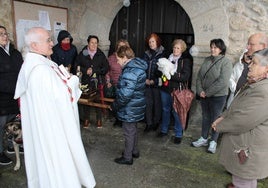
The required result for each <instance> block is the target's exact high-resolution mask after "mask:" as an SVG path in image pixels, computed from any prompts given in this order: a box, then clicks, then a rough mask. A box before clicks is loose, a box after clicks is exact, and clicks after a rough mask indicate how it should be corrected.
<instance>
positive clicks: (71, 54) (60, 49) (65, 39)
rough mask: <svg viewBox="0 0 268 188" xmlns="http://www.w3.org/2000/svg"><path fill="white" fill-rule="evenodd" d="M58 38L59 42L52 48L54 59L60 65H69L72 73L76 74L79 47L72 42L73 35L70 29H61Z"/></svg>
mask: <svg viewBox="0 0 268 188" xmlns="http://www.w3.org/2000/svg"><path fill="white" fill-rule="evenodd" d="M57 40H58V44H56V45H55V46H54V47H53V49H52V50H53V54H52V55H51V59H52V61H54V62H56V63H57V64H58V65H61V64H62V65H63V66H64V67H67V68H68V70H69V71H70V72H71V73H73V74H76V68H75V65H74V62H75V58H76V56H77V49H76V47H75V46H74V45H73V44H72V42H73V37H72V36H71V35H70V33H69V32H68V31H66V30H61V31H60V32H59V35H58V38H57Z"/></svg>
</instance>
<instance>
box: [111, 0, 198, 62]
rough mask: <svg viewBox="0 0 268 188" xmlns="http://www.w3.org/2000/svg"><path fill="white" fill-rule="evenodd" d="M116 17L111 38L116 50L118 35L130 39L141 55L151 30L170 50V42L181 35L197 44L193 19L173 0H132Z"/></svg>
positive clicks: (135, 50)
mask: <svg viewBox="0 0 268 188" xmlns="http://www.w3.org/2000/svg"><path fill="white" fill-rule="evenodd" d="M130 2H131V5H130V6H129V7H123V8H121V10H120V11H119V12H118V14H117V16H116V17H115V19H114V21H113V24H112V26H111V30H110V36H109V40H110V41H111V48H110V51H109V54H111V53H113V51H114V46H115V43H116V41H117V40H118V39H121V38H122V39H127V40H128V41H129V43H130V45H131V47H132V48H133V50H134V52H135V54H136V56H137V57H142V56H143V54H144V51H145V50H146V49H145V39H146V37H147V36H148V35H149V34H151V33H152V32H154V33H157V34H158V35H159V36H160V37H161V39H162V45H163V46H164V47H165V48H166V49H167V50H169V51H170V52H171V49H172V47H171V43H172V41H173V40H174V39H175V38H181V39H183V40H184V41H185V42H186V43H187V47H188V48H190V47H191V46H192V45H193V44H194V32H193V27H192V24H191V20H190V18H189V16H188V15H187V13H186V12H185V11H184V9H183V8H182V7H181V6H180V5H179V4H178V3H177V2H175V1H174V0H131V1H130Z"/></svg>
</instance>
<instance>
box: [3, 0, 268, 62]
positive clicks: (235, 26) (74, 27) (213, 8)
mask: <svg viewBox="0 0 268 188" xmlns="http://www.w3.org/2000/svg"><path fill="white" fill-rule="evenodd" d="M176 1H177V2H178V3H179V4H180V5H181V6H182V7H183V8H184V10H185V11H186V12H187V14H188V15H189V17H190V19H191V21H192V25H193V28H194V32H195V33H194V34H195V47H196V48H195V49H197V50H198V54H197V56H196V57H204V56H207V55H208V54H209V45H208V44H209V41H210V40H211V39H213V38H222V39H223V40H224V41H225V42H226V44H227V46H228V56H229V57H230V58H231V59H232V60H236V59H237V57H238V56H239V54H240V53H241V52H242V51H243V49H244V48H245V46H246V42H247V38H248V36H249V35H250V34H252V33H255V32H267V30H268V17H267V8H266V7H268V6H267V5H268V0H198V1H197V0H176ZM29 2H35V3H41V4H47V5H52V6H60V7H66V8H68V30H69V31H70V32H71V33H72V35H73V37H74V43H75V44H76V45H77V47H78V49H79V50H80V49H81V48H82V47H83V46H84V45H85V44H86V38H87V36H88V34H96V35H98V36H99V38H100V47H101V48H102V49H103V50H104V51H107V50H108V48H109V45H110V41H109V31H110V27H111V24H112V22H113V19H114V18H115V16H116V14H117V12H118V11H119V10H120V8H121V7H122V6H123V0H109V1H108V0H29ZM0 24H2V25H4V26H6V27H7V29H8V31H9V32H10V33H11V34H13V33H14V28H13V27H14V26H13V17H12V0H1V1H0ZM11 38H13V35H11ZM197 63H200V62H197Z"/></svg>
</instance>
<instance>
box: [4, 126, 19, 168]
mask: <svg viewBox="0 0 268 188" xmlns="http://www.w3.org/2000/svg"><path fill="white" fill-rule="evenodd" d="M5 131H6V134H7V137H8V139H11V140H12V142H13V146H14V150H15V154H16V165H15V167H14V170H15V171H17V170H19V169H20V151H19V146H20V144H22V130H21V123H20V122H19V121H14V122H9V123H7V124H6V128H5Z"/></svg>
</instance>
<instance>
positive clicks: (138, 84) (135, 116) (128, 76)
mask: <svg viewBox="0 0 268 188" xmlns="http://www.w3.org/2000/svg"><path fill="white" fill-rule="evenodd" d="M146 69H147V63H146V62H145V61H144V60H142V59H140V58H134V59H132V60H131V61H129V62H128V63H127V64H126V65H125V66H124V67H123V70H122V74H121V75H120V77H119V81H118V85H117V90H116V99H115V102H114V103H113V104H112V108H113V110H115V111H116V112H117V118H118V119H119V120H121V121H123V122H138V121H140V120H142V119H143V118H144V113H145V107H146V103H145V81H146V72H145V71H146Z"/></svg>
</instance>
